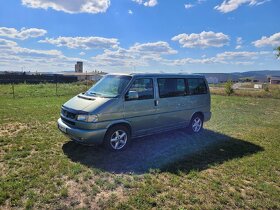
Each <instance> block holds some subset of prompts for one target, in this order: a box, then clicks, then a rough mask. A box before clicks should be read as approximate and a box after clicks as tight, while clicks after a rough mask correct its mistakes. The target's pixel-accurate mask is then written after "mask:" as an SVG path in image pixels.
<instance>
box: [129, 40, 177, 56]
mask: <svg viewBox="0 0 280 210" xmlns="http://www.w3.org/2000/svg"><path fill="white" fill-rule="evenodd" d="M130 52H133V53H144V54H176V53H177V51H176V50H173V49H172V48H171V47H170V46H169V44H168V43H167V42H163V41H158V42H149V43H144V44H139V43H136V44H135V45H133V46H132V47H130Z"/></svg>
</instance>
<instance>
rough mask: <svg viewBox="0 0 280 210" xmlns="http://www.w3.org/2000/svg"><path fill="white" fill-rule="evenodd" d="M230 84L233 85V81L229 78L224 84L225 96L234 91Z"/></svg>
mask: <svg viewBox="0 0 280 210" xmlns="http://www.w3.org/2000/svg"><path fill="white" fill-rule="evenodd" d="M232 85H233V82H232V81H231V80H228V81H227V82H226V84H225V92H226V95H227V96H230V95H232V94H233V93H234V90H233V88H232Z"/></svg>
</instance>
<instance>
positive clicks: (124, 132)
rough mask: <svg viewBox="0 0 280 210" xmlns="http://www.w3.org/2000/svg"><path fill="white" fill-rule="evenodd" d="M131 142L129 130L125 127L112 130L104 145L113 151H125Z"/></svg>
mask: <svg viewBox="0 0 280 210" xmlns="http://www.w3.org/2000/svg"><path fill="white" fill-rule="evenodd" d="M130 141H131V135H130V132H129V129H128V128H127V127H126V126H123V125H116V126H114V127H112V128H110V129H109V130H108V131H107V133H106V135H105V139H104V145H105V147H106V148H107V149H109V150H111V151H122V150H125V149H126V148H127V147H128V145H129V143H130Z"/></svg>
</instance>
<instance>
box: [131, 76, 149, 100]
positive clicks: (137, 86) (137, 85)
mask: <svg viewBox="0 0 280 210" xmlns="http://www.w3.org/2000/svg"><path fill="white" fill-rule="evenodd" d="M129 91H136V92H137V93H138V99H134V100H144V99H153V98H154V85H153V79H150V78H141V79H136V80H135V81H134V82H133V84H132V86H131V87H130V89H129ZM129 91H128V92H129Z"/></svg>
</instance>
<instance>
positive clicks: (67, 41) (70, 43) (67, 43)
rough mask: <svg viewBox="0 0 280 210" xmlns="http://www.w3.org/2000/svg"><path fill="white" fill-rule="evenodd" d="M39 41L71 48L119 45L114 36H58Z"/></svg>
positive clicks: (114, 46)
mask: <svg viewBox="0 0 280 210" xmlns="http://www.w3.org/2000/svg"><path fill="white" fill-rule="evenodd" d="M39 42H40V43H48V44H53V45H55V46H57V47H68V48H72V49H77V48H80V49H84V50H90V49H108V48H117V47H118V45H119V42H118V39H115V38H104V37H93V36H90V37H62V36H60V37H58V38H56V39H54V38H46V39H45V40H40V41H39Z"/></svg>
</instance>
